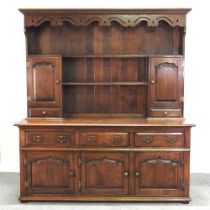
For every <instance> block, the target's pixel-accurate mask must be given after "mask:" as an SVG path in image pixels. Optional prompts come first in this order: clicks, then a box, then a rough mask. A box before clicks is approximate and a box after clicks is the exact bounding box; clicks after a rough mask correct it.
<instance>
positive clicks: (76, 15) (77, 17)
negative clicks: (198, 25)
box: [20, 9, 190, 27]
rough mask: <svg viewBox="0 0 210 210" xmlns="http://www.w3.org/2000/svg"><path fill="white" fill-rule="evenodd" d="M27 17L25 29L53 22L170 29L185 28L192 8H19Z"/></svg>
mask: <svg viewBox="0 0 210 210" xmlns="http://www.w3.org/2000/svg"><path fill="white" fill-rule="evenodd" d="M20 11H21V12H22V13H23V14H24V16H25V27H31V26H40V25H41V24H43V23H44V22H50V23H51V25H53V26H62V25H63V23H64V22H68V23H70V24H72V25H74V26H87V25H89V24H91V23H93V22H98V24H99V25H100V26H110V25H111V23H112V22H118V23H119V24H120V25H122V26H124V27H135V26H137V25H138V24H139V23H140V22H142V21H146V22H147V25H148V26H153V27H155V26H158V25H159V22H160V21H165V22H167V23H168V24H169V25H170V26H172V27H175V26H180V27H185V25H186V14H187V13H188V12H189V11H190V9H20Z"/></svg>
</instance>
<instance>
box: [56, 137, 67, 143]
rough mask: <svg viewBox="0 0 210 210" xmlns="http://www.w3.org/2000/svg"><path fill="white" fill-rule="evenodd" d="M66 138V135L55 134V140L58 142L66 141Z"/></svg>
mask: <svg viewBox="0 0 210 210" xmlns="http://www.w3.org/2000/svg"><path fill="white" fill-rule="evenodd" d="M66 139H67V136H57V137H56V142H57V143H60V144H63V143H66Z"/></svg>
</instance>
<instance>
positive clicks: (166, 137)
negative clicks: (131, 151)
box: [135, 133, 184, 147]
mask: <svg viewBox="0 0 210 210" xmlns="http://www.w3.org/2000/svg"><path fill="white" fill-rule="evenodd" d="M135 146H142V147H184V134H183V133H136V134H135Z"/></svg>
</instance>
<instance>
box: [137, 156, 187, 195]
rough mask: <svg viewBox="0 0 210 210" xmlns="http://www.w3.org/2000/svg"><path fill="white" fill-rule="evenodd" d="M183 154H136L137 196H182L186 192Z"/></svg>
mask: <svg viewBox="0 0 210 210" xmlns="http://www.w3.org/2000/svg"><path fill="white" fill-rule="evenodd" d="M185 164H186V160H185V159H184V156H183V153H182V152H139V153H136V154H135V194H136V195H140V196H182V195H183V194H184V192H185V180H184V167H185Z"/></svg>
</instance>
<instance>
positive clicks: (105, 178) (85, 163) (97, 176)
mask: <svg viewBox="0 0 210 210" xmlns="http://www.w3.org/2000/svg"><path fill="white" fill-rule="evenodd" d="M128 181H129V166H128V154H127V153H119V152H117V153H114V152H113V153H105V152H103V153H92V152H90V153H85V152H84V153H81V182H80V188H81V194H88V195H96V196H97V195H110V196H113V195H126V194H128Z"/></svg>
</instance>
